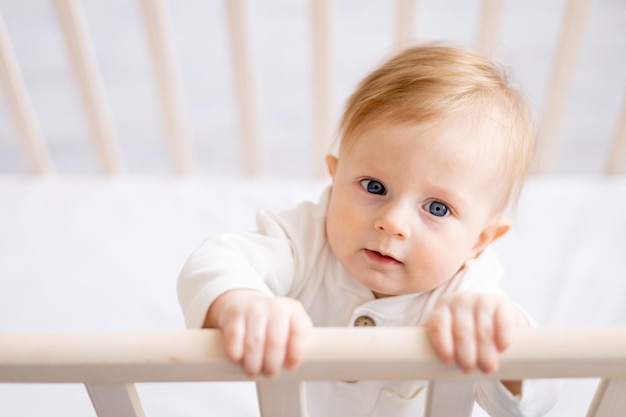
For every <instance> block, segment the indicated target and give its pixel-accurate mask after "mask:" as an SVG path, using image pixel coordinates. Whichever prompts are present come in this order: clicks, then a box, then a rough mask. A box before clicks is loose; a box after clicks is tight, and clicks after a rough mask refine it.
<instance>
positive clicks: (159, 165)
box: [0, 0, 626, 177]
mask: <svg viewBox="0 0 626 417" xmlns="http://www.w3.org/2000/svg"><path fill="white" fill-rule="evenodd" d="M51 3H52V2H51V1H50V0H0V13H2V16H3V18H4V20H5V24H6V26H7V30H8V32H9V36H10V39H11V41H12V43H13V44H14V49H15V51H16V54H17V58H18V61H19V64H20V67H21V69H22V71H23V75H24V78H25V80H26V83H27V85H28V88H29V91H30V94H31V99H32V101H33V104H34V107H35V111H36V113H37V115H38V117H39V119H40V123H41V128H42V131H43V134H44V137H45V139H46V140H47V142H48V144H49V147H50V150H51V153H52V155H53V158H54V161H55V165H56V167H57V170H58V172H60V173H69V174H72V173H79V172H81V173H82V172H93V173H96V172H97V168H96V164H95V159H94V157H93V155H92V151H91V148H90V139H89V135H88V133H87V129H86V126H85V123H84V120H83V113H82V109H81V104H80V100H79V97H78V95H77V91H76V88H75V84H74V82H73V79H72V77H71V68H69V66H68V63H67V59H66V50H65V45H64V44H63V39H62V38H61V36H60V33H59V32H60V31H59V27H58V22H57V19H56V15H55V12H54V10H53V8H52V5H51ZM83 4H84V8H85V13H86V17H87V21H88V25H89V30H90V33H91V36H92V39H93V42H94V44H95V48H96V53H97V59H98V62H99V65H100V69H101V71H102V74H103V78H104V83H105V87H106V90H107V97H108V100H109V103H110V106H111V110H112V113H113V117H114V121H115V123H116V127H117V130H118V134H119V139H120V142H121V146H122V149H123V151H124V154H125V155H124V159H125V165H126V168H127V170H128V171H129V172H131V173H159V172H168V169H169V168H168V164H167V162H166V156H165V145H164V143H165V142H164V138H162V137H161V134H160V130H161V125H160V120H159V109H158V108H157V104H156V99H155V97H156V96H155V90H154V80H153V78H152V77H151V76H146V74H148V75H150V74H152V73H151V67H150V62H149V56H148V52H147V47H146V45H147V42H146V37H145V30H144V25H143V21H142V20H141V16H140V15H139V5H138V2H137V1H130V0H109V1H101V0H85V1H83ZM248 4H249V9H250V10H249V14H248V17H249V23H250V37H251V41H252V47H253V67H254V71H255V78H256V81H257V83H258V88H259V94H258V99H259V105H260V109H261V110H260V111H261V120H262V125H261V129H262V142H263V152H264V154H263V158H264V172H265V173H266V174H268V175H270V176H288V177H307V176H310V174H311V173H312V172H313V167H312V161H311V159H312V158H311V156H310V155H311V153H312V148H311V119H310V110H311V91H310V80H311V72H310V55H311V53H310V44H311V36H310V26H309V23H310V22H309V7H310V5H309V1H305V0H263V1H260V0H250V1H249V2H248ZM393 5H394V2H392V1H381V0H337V1H335V3H334V7H335V9H336V13H335V17H334V21H333V33H334V48H335V50H334V56H333V59H334V79H333V84H334V87H335V92H334V108H333V112H334V114H335V116H336V117H338V115H339V114H340V112H341V110H342V107H343V103H344V101H345V99H346V97H347V96H348V94H349V93H350V92H351V91H352V89H353V88H354V86H355V84H356V83H357V82H358V81H359V80H360V79H361V78H362V77H363V76H364V75H365V74H366V73H367V72H368V71H370V70H371V69H373V67H374V66H376V65H377V64H378V63H379V62H380V61H381V60H382V59H383V58H384V57H385V56H387V54H388V52H389V50H390V48H391V47H392V45H393V34H394V31H393V19H394V14H393V10H392V9H393ZM480 5H481V1H479V0H472V1H469V0H422V1H420V2H419V7H418V15H417V17H416V19H417V20H416V22H417V24H416V29H415V31H416V34H417V38H418V40H424V41H426V40H451V41H455V42H459V43H463V44H473V43H474V42H475V36H474V34H475V33H476V25H477V24H478V23H477V22H478V20H479V19H478V10H479V6H480ZM167 6H168V9H169V10H170V11H171V22H172V29H173V33H174V37H175V44H176V45H175V46H176V56H177V58H178V60H179V65H180V70H181V80H182V84H183V88H184V99H185V105H186V107H187V109H188V110H189V115H190V122H191V126H192V130H193V138H194V145H195V147H196V149H197V151H198V158H199V170H200V171H201V172H202V173H208V174H228V175H239V174H240V173H241V172H242V169H241V163H240V161H239V148H238V147H239V142H238V132H237V129H236V125H235V124H236V120H235V112H234V99H233V94H232V83H233V80H232V78H231V66H230V63H231V57H230V55H229V53H228V49H227V48H228V38H227V28H226V27H225V22H224V20H225V19H224V16H225V11H224V4H223V1H218V0H202V1H201V0H185V1H168V2H167ZM565 6H566V2H565V0H550V1H545V0H525V1H523V2H522V1H508V2H505V10H504V20H503V24H502V33H501V37H500V41H499V43H498V45H497V48H496V51H495V55H496V57H497V58H498V59H500V60H501V61H503V62H504V63H505V64H507V65H508V66H510V67H511V68H512V69H513V74H514V76H515V78H516V79H517V80H518V82H519V84H520V85H521V87H522V89H523V90H524V91H525V93H526V94H527V96H528V97H529V98H530V100H531V102H532V104H533V105H534V107H535V109H536V110H537V112H538V113H539V114H541V110H542V108H543V104H544V99H545V97H544V89H545V87H546V84H547V83H548V81H549V68H550V64H551V62H552V57H553V52H554V47H555V44H556V42H557V39H558V32H559V30H560V25H561V21H560V18H561V16H562V14H563V10H564V8H565ZM112 22H113V23H112ZM585 32H586V36H585V41H584V44H583V49H582V53H581V56H580V66H579V67H578V68H577V69H576V72H575V76H574V88H573V90H572V92H571V95H570V98H571V101H570V104H569V105H568V107H567V109H566V115H565V126H564V129H563V131H562V137H561V140H560V148H559V151H558V153H559V159H558V161H557V163H556V166H555V167H554V172H555V173H558V174H568V175H569V174H584V175H588V174H596V173H600V172H601V163H602V160H603V158H604V155H605V153H606V152H607V143H608V140H609V138H610V136H611V133H612V130H613V128H614V121H615V119H616V115H617V112H618V109H619V107H620V105H621V101H622V98H623V91H624V89H625V87H626V1H624V0H595V1H593V2H592V8H591V15H590V18H589V20H588V22H587V25H586V28H585ZM26 172H27V166H26V162H25V159H24V157H23V155H22V154H21V152H20V149H19V146H18V138H17V137H16V131H15V128H14V126H13V123H12V121H11V119H10V117H9V114H8V110H7V108H6V102H5V101H4V100H2V99H0V173H16V174H21V173H26Z"/></svg>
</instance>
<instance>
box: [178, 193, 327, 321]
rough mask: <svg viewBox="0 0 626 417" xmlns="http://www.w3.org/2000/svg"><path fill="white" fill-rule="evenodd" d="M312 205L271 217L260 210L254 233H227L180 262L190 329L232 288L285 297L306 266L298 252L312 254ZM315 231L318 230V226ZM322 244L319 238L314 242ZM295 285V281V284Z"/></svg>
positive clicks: (180, 288)
mask: <svg viewBox="0 0 626 417" xmlns="http://www.w3.org/2000/svg"><path fill="white" fill-rule="evenodd" d="M317 211H318V210H317V206H315V205H313V204H311V203H304V204H302V205H300V206H298V207H296V208H295V209H293V210H291V211H288V212H285V213H282V214H281V215H272V214H269V213H265V212H260V213H259V214H258V216H257V227H258V231H257V232H254V233H245V234H244V233H241V234H237V233H228V234H222V235H218V236H216V237H213V238H210V239H208V240H206V241H205V242H204V243H202V245H201V246H200V247H199V248H197V249H196V250H195V251H194V252H193V253H192V254H191V255H190V257H189V258H188V260H187V262H186V263H185V264H184V266H183V268H182V270H181V272H180V275H179V277H178V286H177V291H178V300H179V303H180V305H181V308H182V310H183V315H184V317H185V323H186V325H187V327H189V328H199V327H201V326H202V324H203V322H204V318H205V316H206V312H207V311H208V309H209V307H210V305H211V303H213V301H215V299H216V298H217V297H219V296H220V295H221V294H223V293H224V292H226V291H229V290H232V289H254V290H258V291H261V292H264V293H266V294H268V295H287V294H288V293H289V292H290V290H291V289H292V288H293V287H294V286H298V285H300V282H299V281H301V280H303V279H304V275H305V274H303V273H302V272H301V271H302V270H303V269H305V268H306V267H307V265H304V264H303V262H302V260H303V259H307V258H309V257H308V256H302V255H303V254H302V252H303V251H305V252H306V253H311V247H310V246H311V244H310V240H311V237H312V236H314V235H316V234H317V235H319V234H320V231H316V230H313V229H315V228H316V227H317V226H316V225H317V224H319V222H316V221H314V220H315V215H316V213H317ZM317 228H319V227H317ZM315 241H323V239H320V238H318V239H315ZM296 281H297V282H296Z"/></svg>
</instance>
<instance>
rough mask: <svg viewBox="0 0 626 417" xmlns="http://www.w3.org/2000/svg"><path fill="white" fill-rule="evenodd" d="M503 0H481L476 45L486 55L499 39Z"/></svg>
mask: <svg viewBox="0 0 626 417" xmlns="http://www.w3.org/2000/svg"><path fill="white" fill-rule="evenodd" d="M503 10H504V0H483V1H482V7H481V13H480V20H479V24H478V41H477V47H478V49H479V50H480V51H482V52H483V53H484V54H486V55H492V54H493V52H494V50H495V48H496V45H497V44H498V41H499V40H500V27H501V26H502V12H503Z"/></svg>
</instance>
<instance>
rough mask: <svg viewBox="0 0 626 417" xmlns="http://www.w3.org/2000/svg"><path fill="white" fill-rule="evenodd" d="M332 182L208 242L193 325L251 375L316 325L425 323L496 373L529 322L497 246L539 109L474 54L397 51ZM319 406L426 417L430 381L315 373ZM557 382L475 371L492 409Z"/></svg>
mask: <svg viewBox="0 0 626 417" xmlns="http://www.w3.org/2000/svg"><path fill="white" fill-rule="evenodd" d="M340 135H341V136H340V137H341V142H340V145H339V151H338V154H337V155H329V156H328V157H327V159H326V162H327V165H328V171H329V173H330V175H331V177H332V184H331V186H330V187H329V188H328V189H327V190H326V191H325V193H324V195H323V196H322V198H321V201H320V202H319V203H317V204H313V203H309V202H305V203H303V204H301V205H299V206H298V207H296V208H295V209H292V210H290V211H287V212H285V213H281V214H277V215H276V214H270V213H266V212H261V213H260V214H259V215H258V218H257V224H258V231H257V232H255V233H250V234H224V235H220V236H217V237H214V238H212V239H209V240H207V241H206V242H204V243H203V244H202V245H201V246H200V248H198V249H197V250H196V251H195V252H194V253H193V254H192V255H191V257H190V258H189V260H188V261H187V263H186V264H185V266H184V268H183V270H182V272H181V275H180V278H179V286H178V290H179V299H180V303H181V305H182V308H183V311H184V315H185V318H186V321H187V325H188V326H189V327H211V328H219V329H221V330H222V331H223V335H224V343H225V349H226V352H227V354H228V356H229V357H230V358H231V359H232V360H233V361H234V362H236V363H239V364H241V366H242V367H243V368H244V369H245V371H246V373H247V374H248V375H250V376H255V375H257V374H259V373H263V374H265V375H274V374H276V373H278V372H279V371H280V370H281V369H282V368H283V367H285V368H289V369H291V368H294V367H297V366H298V365H299V363H300V362H301V360H302V359H303V356H304V354H305V352H306V349H307V346H308V343H309V335H310V333H311V329H312V327H313V326H358V325H371V326H413V325H423V326H425V327H426V328H427V329H428V334H429V336H430V339H431V342H432V345H433V347H434V349H435V352H436V353H437V355H438V356H439V357H440V358H441V359H442V360H443V361H445V362H446V363H450V364H453V363H456V364H457V365H458V366H459V367H460V368H461V369H463V370H464V371H466V372H471V371H473V370H475V369H479V370H481V371H483V372H486V373H489V372H493V371H494V370H496V369H497V368H498V360H499V355H500V353H501V352H502V351H503V350H505V349H506V348H507V346H508V345H509V344H510V342H511V340H512V339H513V337H514V335H515V332H516V330H517V329H519V328H521V327H525V326H529V325H530V323H529V319H528V318H527V316H526V314H524V313H523V312H522V311H521V310H520V308H518V307H517V306H516V305H515V304H514V303H512V302H511V301H510V300H508V299H507V298H506V297H505V296H504V294H503V293H502V290H501V289H500V287H499V284H498V281H499V279H500V278H501V275H502V268H501V266H500V264H499V263H498V260H497V258H496V255H495V254H494V252H493V249H491V248H490V245H491V244H492V243H493V242H494V241H496V240H497V239H498V238H500V237H501V236H502V235H504V234H505V233H506V232H507V231H508V230H509V228H510V226H511V221H510V220H509V219H508V218H506V217H504V216H503V215H502V213H503V211H504V210H505V208H506V207H507V206H508V205H509V204H510V203H512V202H515V200H516V199H517V197H518V194H519V192H520V189H521V187H522V185H523V183H524V181H525V178H526V175H527V172H528V169H529V165H530V161H531V157H532V152H533V142H534V128H533V123H532V116H531V112H530V111H529V109H528V106H527V104H526V103H525V101H524V100H523V98H522V97H521V95H520V94H519V93H518V92H517V91H516V90H514V89H513V88H511V86H510V85H509V84H508V81H507V79H506V77H505V75H504V72H503V71H502V69H501V68H500V67H499V66H498V65H497V64H495V63H494V62H492V61H491V60H489V59H487V58H485V57H483V56H481V55H479V54H477V53H475V52H472V51H470V50H468V49H464V48H459V47H453V46H447V45H441V44H428V45H422V46H417V47H412V48H409V49H405V50H402V51H401V52H399V53H398V54H397V55H395V56H393V57H392V58H391V59H390V60H388V61H387V62H385V63H384V64H383V65H382V66H381V67H380V68H378V69H377V70H375V71H374V72H373V73H371V74H370V75H369V76H367V77H366V78H365V79H364V80H363V81H362V82H361V84H360V85H359V86H358V87H357V89H356V91H355V92H354V94H353V95H352V96H351V97H350V99H349V100H348V103H347V106H346V109H345V112H344V114H343V117H342V120H341V124H340ZM306 389H307V407H308V412H309V415H311V416H313V417H315V416H320V417H321V416H323V417H327V416H372V415H380V416H389V415H394V416H404V415H407V416H408V415H412V416H415V415H421V414H420V413H421V412H422V409H423V406H424V397H425V395H424V391H425V382H424V381H408V382H393V381H373V382H367V381H361V382H356V383H349V382H341V381H338V382H315V383H307V384H306ZM556 389H557V387H556V385H555V383H554V382H551V381H541V380H533V381H490V380H485V381H480V382H479V383H478V390H477V395H476V399H477V401H478V402H479V404H480V405H481V406H482V407H483V408H484V409H485V410H486V411H487V412H488V413H489V414H490V415H492V416H503V415H511V416H529V415H542V414H544V413H545V412H547V410H549V409H550V408H551V406H552V405H553V403H554V401H555V398H556Z"/></svg>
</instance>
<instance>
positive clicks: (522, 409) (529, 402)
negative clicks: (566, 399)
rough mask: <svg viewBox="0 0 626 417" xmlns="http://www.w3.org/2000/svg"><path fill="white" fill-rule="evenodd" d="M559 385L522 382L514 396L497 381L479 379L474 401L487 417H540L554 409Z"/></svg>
mask: <svg viewBox="0 0 626 417" xmlns="http://www.w3.org/2000/svg"><path fill="white" fill-rule="evenodd" d="M561 386H562V381H561V380H558V379H525V380H524V381H523V382H522V395H521V396H520V397H517V396H513V395H512V394H511V393H510V392H509V391H508V390H507V389H506V387H505V386H504V385H502V383H501V382H500V381H498V380H483V381H480V382H479V383H478V384H477V390H476V402H478V404H479V405H480V406H481V408H482V409H483V410H485V411H486V412H487V413H488V414H489V415H490V416H491V417H540V416H543V415H545V414H547V413H548V411H550V409H552V407H554V404H556V402H557V400H558V398H559V395H560V392H561Z"/></svg>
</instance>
